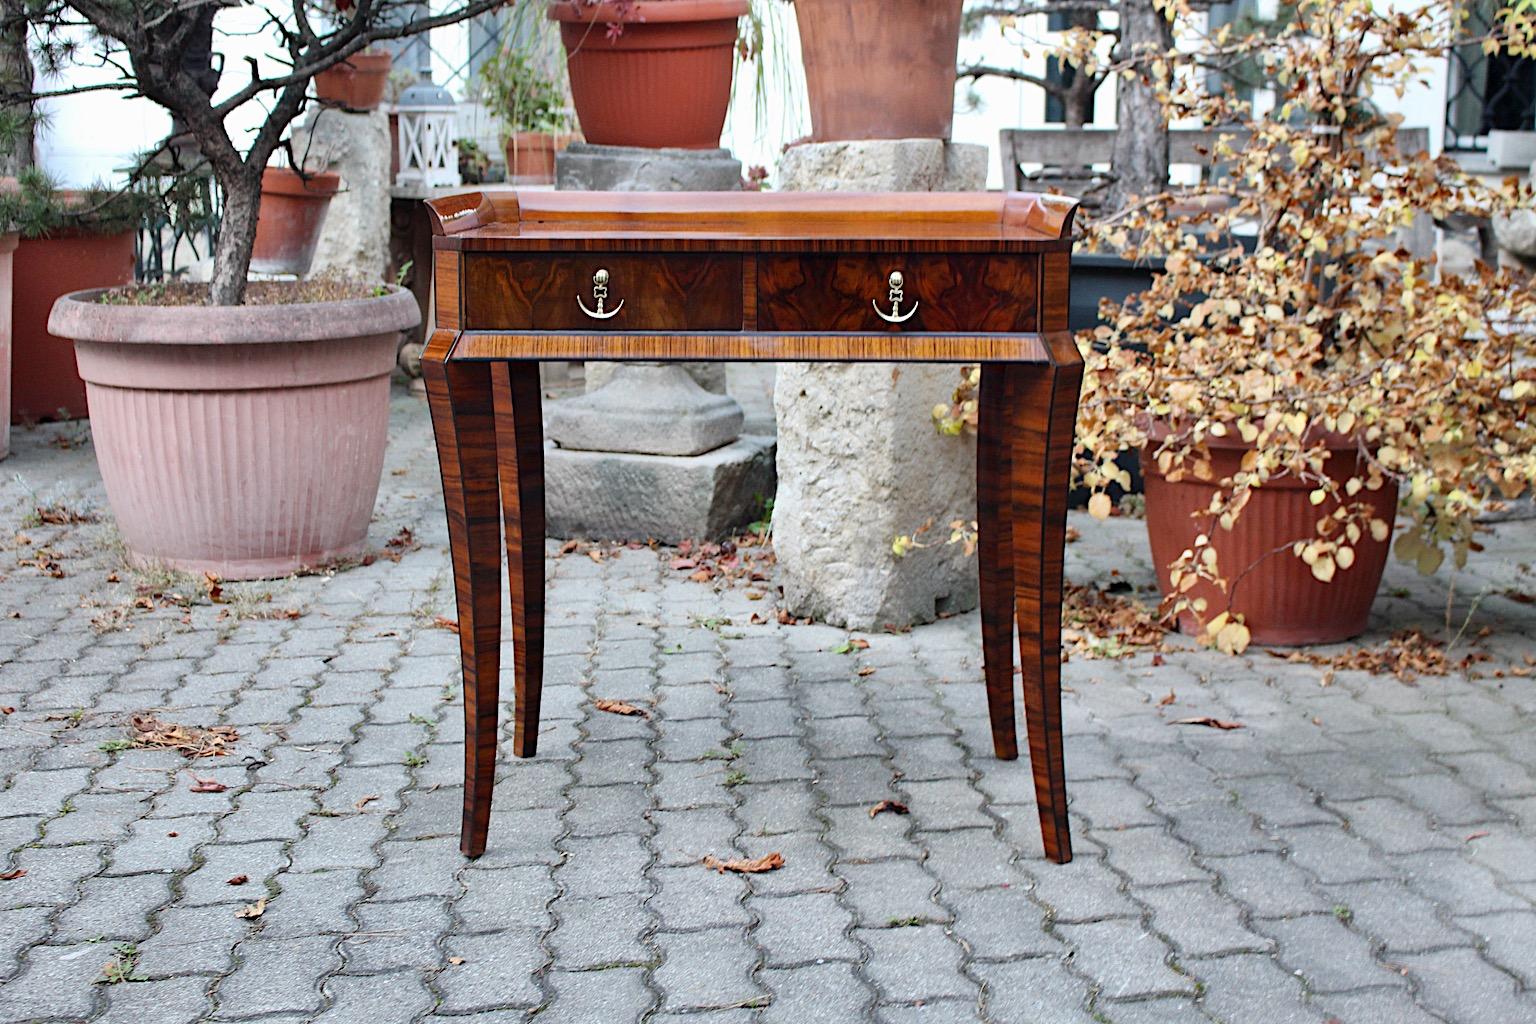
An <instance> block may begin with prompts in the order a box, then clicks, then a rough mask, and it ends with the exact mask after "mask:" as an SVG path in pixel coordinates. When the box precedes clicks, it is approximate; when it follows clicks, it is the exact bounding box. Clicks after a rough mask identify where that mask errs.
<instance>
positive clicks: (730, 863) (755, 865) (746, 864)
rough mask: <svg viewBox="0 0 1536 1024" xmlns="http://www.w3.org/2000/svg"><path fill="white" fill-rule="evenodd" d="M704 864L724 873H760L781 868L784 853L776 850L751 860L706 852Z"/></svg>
mask: <svg viewBox="0 0 1536 1024" xmlns="http://www.w3.org/2000/svg"><path fill="white" fill-rule="evenodd" d="M703 864H704V866H705V867H707V868H710V869H712V870H714V871H717V872H719V873H720V874H722V875H723V874H725V873H726V872H727V871H734V872H736V873H737V874H738V875H760V874H762V873H763V872H764V871H777V870H779V868H781V867H783V866H784V855H783V854H782V853H778V852H774V853H765V854H763V855H762V856H761V857H754V858H753V859H751V860H747V859H745V858H742V857H732V858H731V859H730V860H721V859H720V858H719V857H716V856H714V855H713V854H706V855H705V857H704V861H703Z"/></svg>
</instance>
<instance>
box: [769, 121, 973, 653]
mask: <svg viewBox="0 0 1536 1024" xmlns="http://www.w3.org/2000/svg"><path fill="white" fill-rule="evenodd" d="M778 180H779V182H780V183H781V184H780V187H781V188H783V189H784V190H785V191H817V190H845V191H848V190H851V191H861V192H938V191H975V190H980V189H982V188H985V186H986V180H987V148H986V147H985V146H977V145H966V144H955V143H945V142H942V141H940V140H937V139H894V140H876V141H868V142H828V143H811V144H806V145H800V146H795V147H792V148H791V149H789V150H788V151H787V152H786V153H785V154H784V156H783V158H782V159H781V160H780V162H779V179H778ZM958 383H959V371H958V369H957V368H956V367H954V366H935V365H928V364H917V363H908V364H895V363H876V364H867V363H866V364H853V365H834V364H818V363H784V364H781V365H780V367H779V378H778V383H777V386H776V388H775V391H774V406H775V410H776V412H777V415H778V424H779V437H778V440H779V449H778V476H779V481H778V492H777V495H776V496H775V498H774V506H773V544H774V551H775V552H776V553H777V556H778V563H779V570H780V579H781V580H782V582H783V584H784V599H785V603H786V605H787V607H788V609H789V611H790V612H791V613H792V614H794V615H797V616H806V615H808V616H811V617H813V618H816V619H820V620H823V621H826V622H830V623H833V624H834V625H840V626H848V627H851V628H855V629H877V628H879V627H881V626H884V625H887V624H891V625H897V626H906V625H910V624H912V623H915V622H927V621H930V620H932V619H933V618H934V617H935V616H936V615H937V613H938V612H941V611H961V610H965V609H969V608H974V607H975V606H976V600H977V580H976V562H975V560H974V558H967V557H966V556H965V554H964V552H963V551H962V549H961V546H960V545H958V544H955V545H946V544H944V543H943V541H944V540H945V539H947V538H948V536H949V529H948V524H949V523H950V522H951V521H952V520H955V519H964V520H966V521H970V520H973V519H974V518H975V516H976V457H975V453H976V446H975V442H974V440H973V439H971V438H969V437H945V436H941V435H940V434H939V433H938V432H937V431H936V430H935V429H934V427H933V420H932V410H933V407H934V406H935V405H938V404H940V403H944V402H947V401H948V400H949V397H950V395H951V394H952V392H953V391H954V389H955V386H956V384H958ZM929 520H931V521H932V522H933V524H934V525H933V528H932V529H931V530H930V531H928V532H927V533H926V534H925V535H924V536H923V537H922V538H920V539H921V540H923V541H924V542H932V543H933V544H934V546H932V547H928V548H924V549H920V550H917V551H913V552H911V553H909V554H907V555H906V556H905V557H903V558H897V557H896V556H895V554H894V553H893V552H892V549H891V543H892V541H894V540H895V539H896V538H897V537H898V536H901V535H903V534H911V533H914V532H915V531H916V530H918V529H919V528H920V527H921V526H922V525H923V524H924V523H925V522H927V521H929Z"/></svg>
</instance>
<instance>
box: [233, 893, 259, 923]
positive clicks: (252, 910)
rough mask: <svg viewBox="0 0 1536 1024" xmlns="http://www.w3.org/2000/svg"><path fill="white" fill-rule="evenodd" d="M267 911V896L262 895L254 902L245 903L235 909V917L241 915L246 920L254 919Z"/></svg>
mask: <svg viewBox="0 0 1536 1024" xmlns="http://www.w3.org/2000/svg"><path fill="white" fill-rule="evenodd" d="M266 912H267V898H266V897H265V896H263V897H262V898H261V899H259V900H257V901H256V902H255V903H251V904H247V905H246V906H243V907H241V908H240V909H239V910H237V911H235V916H236V917H243V918H245V919H246V920H248V921H254V920H256V919H257V918H258V917H260V916H261V915H262V914H265V913H266Z"/></svg>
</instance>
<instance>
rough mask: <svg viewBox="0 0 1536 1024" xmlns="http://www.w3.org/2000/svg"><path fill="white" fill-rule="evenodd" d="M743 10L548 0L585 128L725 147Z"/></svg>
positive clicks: (619, 140) (706, 0)
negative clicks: (723, 139) (722, 136)
mask: <svg viewBox="0 0 1536 1024" xmlns="http://www.w3.org/2000/svg"><path fill="white" fill-rule="evenodd" d="M946 2H947V0H946ZM955 3H956V4H957V5H958V3H959V0H955ZM747 9H748V3H747V0H550V3H549V6H548V16H549V18H550V19H551V20H553V21H556V22H559V24H560V39H561V42H562V43H563V44H564V46H565V53H566V66H567V68H568V69H569V71H570V80H571V97H572V100H573V101H574V103H575V105H576V116H577V119H578V120H579V121H580V122H581V131H582V136H583V137H584V138H585V139H586V141H588V142H590V143H594V144H597V145H602V146H648V147H664V146H665V147H676V148H681V149H713V148H715V147H717V146H719V145H720V132H721V130H722V129H723V128H724V127H725V114H726V109H727V107H729V105H730V100H731V78H732V75H733V73H734V52H735V48H736V45H737V40H738V36H739V30H738V26H737V21H738V19H739V18H740V17H741V16H742V15H744V14H746V13H747ZM950 74H951V77H953V74H954V69H953V67H951V69H950Z"/></svg>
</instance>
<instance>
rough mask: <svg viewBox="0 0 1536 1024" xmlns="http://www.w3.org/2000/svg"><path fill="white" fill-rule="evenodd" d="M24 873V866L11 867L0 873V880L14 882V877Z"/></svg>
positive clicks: (25, 871) (19, 876)
mask: <svg viewBox="0 0 1536 1024" xmlns="http://www.w3.org/2000/svg"><path fill="white" fill-rule="evenodd" d="M26 873H27V869H26V868H12V869H11V870H10V871H7V872H5V874H3V875H0V882H14V881H16V879H18V878H21V877H23V876H24V875H26Z"/></svg>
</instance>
